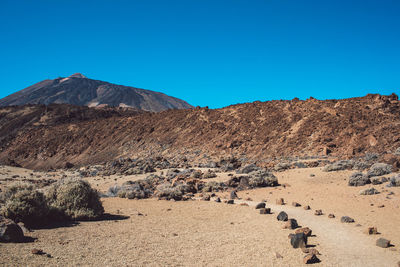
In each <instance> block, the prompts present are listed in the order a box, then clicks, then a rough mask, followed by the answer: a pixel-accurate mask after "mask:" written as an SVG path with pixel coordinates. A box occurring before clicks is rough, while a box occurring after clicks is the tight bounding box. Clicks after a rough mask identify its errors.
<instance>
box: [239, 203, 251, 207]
mask: <svg viewBox="0 0 400 267" xmlns="http://www.w3.org/2000/svg"><path fill="white" fill-rule="evenodd" d="M240 206H245V207H248V206H249V204H247V203H240Z"/></svg>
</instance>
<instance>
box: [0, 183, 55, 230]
mask: <svg viewBox="0 0 400 267" xmlns="http://www.w3.org/2000/svg"><path fill="white" fill-rule="evenodd" d="M0 202H1V203H2V207H1V209H0V214H1V215H3V216H4V217H6V218H9V219H11V220H13V221H15V222H23V223H24V224H25V225H27V226H29V227H36V226H40V225H43V224H46V223H48V214H49V208H48V205H47V203H46V199H45V196H44V195H43V193H42V192H39V191H38V190H36V188H35V187H34V186H33V185H31V184H27V183H15V184H12V185H10V186H9V187H8V188H7V189H6V190H5V191H4V192H2V193H1V195H0Z"/></svg>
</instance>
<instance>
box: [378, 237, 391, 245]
mask: <svg viewBox="0 0 400 267" xmlns="http://www.w3.org/2000/svg"><path fill="white" fill-rule="evenodd" d="M376 245H377V246H378V247H381V248H387V247H389V246H390V240H387V239H385V238H382V237H381V238H379V239H378V240H376Z"/></svg>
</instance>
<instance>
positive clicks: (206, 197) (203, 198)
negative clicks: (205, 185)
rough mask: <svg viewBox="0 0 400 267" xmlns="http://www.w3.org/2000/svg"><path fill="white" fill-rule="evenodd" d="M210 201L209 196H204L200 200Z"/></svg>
mask: <svg viewBox="0 0 400 267" xmlns="http://www.w3.org/2000/svg"><path fill="white" fill-rule="evenodd" d="M210 199H211V197H210V195H204V196H203V197H202V198H201V200H204V201H210Z"/></svg>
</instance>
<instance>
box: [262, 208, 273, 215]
mask: <svg viewBox="0 0 400 267" xmlns="http://www.w3.org/2000/svg"><path fill="white" fill-rule="evenodd" d="M260 214H271V209H270V208H261V209H260Z"/></svg>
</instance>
